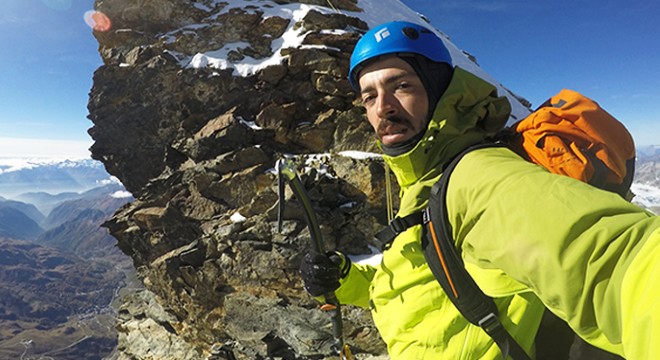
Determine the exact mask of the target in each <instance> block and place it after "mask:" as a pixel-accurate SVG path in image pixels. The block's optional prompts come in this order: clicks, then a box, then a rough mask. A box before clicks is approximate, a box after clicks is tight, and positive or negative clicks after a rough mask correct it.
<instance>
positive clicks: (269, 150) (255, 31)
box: [88, 0, 398, 359]
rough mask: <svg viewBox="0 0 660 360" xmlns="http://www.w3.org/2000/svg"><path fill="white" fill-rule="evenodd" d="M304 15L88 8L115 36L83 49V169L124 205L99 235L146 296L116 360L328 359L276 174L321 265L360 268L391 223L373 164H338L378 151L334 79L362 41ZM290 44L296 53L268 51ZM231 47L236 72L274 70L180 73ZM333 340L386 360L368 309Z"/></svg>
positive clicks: (250, 6) (189, 7) (342, 22)
mask: <svg viewBox="0 0 660 360" xmlns="http://www.w3.org/2000/svg"><path fill="white" fill-rule="evenodd" d="M301 3H305V4H309V5H314V6H312V10H311V11H308V12H307V13H306V15H304V16H302V17H301V18H300V19H295V18H293V17H288V18H287V17H283V16H277V15H272V14H285V13H290V11H281V12H274V11H273V10H274V9H277V8H278V7H283V8H286V9H289V10H290V9H292V8H296V9H307V8H308V7H303V6H302V5H301ZM301 3H298V2H295V1H278V2H277V3H273V2H266V1H252V2H250V1H246V2H245V3H244V5H242V6H238V7H236V6H235V5H229V4H228V3H226V2H216V1H211V0H205V1H204V0H203V1H193V2H189V1H181V0H167V1H159V2H158V3H157V5H155V3H153V2H150V1H133V2H131V5H126V2H125V1H120V0H97V1H96V4H95V5H96V9H97V10H98V11H100V12H103V13H104V14H105V15H107V16H108V17H109V18H110V19H111V20H112V24H113V27H112V29H111V30H109V31H107V32H95V36H96V37H97V39H98V41H99V51H100V53H101V56H102V57H103V60H104V65H103V66H102V67H100V68H99V69H98V70H97V71H96V72H95V74H94V85H93V88H92V90H91V93H90V100H89V105H88V108H89V118H90V120H91V121H92V122H93V123H94V126H93V127H92V129H90V135H91V136H92V137H93V139H94V140H95V143H94V145H93V146H92V149H91V150H92V157H93V158H94V159H98V160H100V161H102V162H103V163H104V165H105V167H106V169H107V170H108V172H109V173H111V174H112V175H114V176H116V177H117V178H119V179H120V180H121V181H122V183H123V184H124V185H125V187H126V188H127V189H128V190H129V191H130V192H131V193H132V194H133V195H134V197H135V199H136V200H135V201H133V202H132V203H131V204H129V205H127V206H125V207H123V208H122V209H120V210H119V211H118V212H117V213H116V214H115V216H114V217H113V219H112V220H110V221H108V222H107V223H106V224H105V226H106V227H107V228H108V229H110V231H111V233H112V235H113V236H114V237H115V238H116V239H117V241H118V246H119V248H120V249H121V250H122V251H123V252H124V253H126V254H128V255H130V256H131V257H132V259H133V262H134V265H135V267H136V269H138V271H139V273H140V276H141V278H142V279H143V282H144V284H145V286H146V288H147V289H148V290H147V291H146V292H144V293H140V294H136V295H135V296H133V297H131V298H129V299H128V300H127V302H126V303H125V304H124V306H123V308H122V310H121V312H120V318H119V324H118V326H117V328H118V330H119V332H120V336H119V346H118V349H117V352H116V353H115V354H114V358H116V359H266V358H283V359H307V358H314V359H318V358H324V357H326V356H330V353H331V352H330V345H331V344H332V336H331V328H330V319H329V317H328V314H326V313H324V312H322V311H320V310H319V309H318V303H317V302H316V301H315V300H314V299H312V298H310V297H309V296H308V295H307V294H306V292H305V291H304V290H303V287H302V283H301V280H300V278H299V275H298V266H299V262H300V258H301V255H302V253H303V251H305V250H306V249H307V248H308V246H309V232H308V230H307V228H306V224H305V221H304V216H303V213H302V211H301V209H300V207H299V206H298V204H297V202H296V201H295V199H294V198H293V196H292V194H291V193H290V192H289V191H287V194H286V204H287V206H286V211H285V213H284V230H283V231H282V233H279V232H278V231H277V201H278V199H277V198H278V195H277V179H276V176H275V174H274V173H273V167H274V164H275V162H276V160H277V159H279V158H281V157H283V156H284V155H285V154H288V155H296V156H297V157H296V159H297V161H298V163H299V164H300V174H301V178H302V180H303V182H304V183H305V185H306V187H307V189H308V192H309V195H310V197H311V199H312V202H313V204H314V206H315V209H316V210H317V215H318V217H319V219H320V223H321V229H322V232H323V234H324V238H325V240H326V241H327V243H328V250H330V249H339V250H341V251H344V252H346V253H348V254H367V253H369V252H370V249H369V244H370V241H371V239H372V238H373V234H374V233H375V232H376V231H377V230H378V229H380V227H381V226H382V225H383V224H384V223H385V222H386V215H385V214H386V209H385V207H386V206H385V173H384V170H383V164H382V161H381V160H380V159H378V158H366V159H357V158H354V157H346V156H341V155H339V154H338V153H339V152H340V151H344V150H359V151H376V150H375V147H374V145H375V144H374V141H373V136H372V134H371V129H370V127H369V125H368V123H367V122H366V121H365V119H364V115H363V111H362V110H361V109H360V108H356V107H355V106H354V100H355V94H354V93H353V92H352V90H351V88H350V86H349V84H348V82H347V80H346V71H347V68H348V59H349V54H350V52H351V50H352V47H353V44H354V43H355V41H356V40H357V38H358V37H359V32H361V31H364V30H366V24H364V23H363V22H362V21H361V20H359V19H358V18H355V17H351V16H348V15H345V13H346V12H344V14H340V13H337V12H335V11H334V10H333V9H330V8H325V7H323V6H326V5H327V2H326V1H303V2H301ZM317 3H318V4H317ZM332 3H333V5H334V6H335V7H336V8H339V9H343V10H348V11H358V10H359V9H358V8H357V6H356V3H355V2H354V1H352V0H343V1H333V2H332ZM231 6H234V7H233V8H229V7H231ZM293 29H296V30H299V31H300V33H301V34H304V38H303V41H302V44H301V45H299V46H296V47H289V48H282V49H280V48H278V44H281V42H282V39H281V37H282V36H283V34H284V33H285V32H287V31H292V30H293ZM236 44H238V45H236ZM319 45H323V46H319ZM225 48H231V49H232V50H231V51H228V52H227V56H226V60H227V61H230V62H233V63H240V62H242V61H243V62H244V61H246V59H248V60H249V59H255V61H257V60H260V59H261V60H263V59H266V58H269V57H272V56H274V55H281V56H283V58H282V59H283V60H282V61H281V62H278V63H275V64H273V65H271V66H268V67H264V68H261V69H259V70H257V71H256V72H254V73H253V74H243V75H245V76H241V74H237V71H236V70H234V69H232V68H226V69H222V68H219V67H217V66H213V64H207V66H200V65H199V63H195V64H197V65H196V66H193V65H192V64H193V63H194V61H196V60H195V59H198V58H196V57H195V56H196V55H198V54H201V53H205V52H212V51H219V50H221V49H225ZM305 154H307V155H309V154H325V155H322V156H314V157H310V156H305ZM393 191H394V193H395V194H396V191H398V189H394V190H393ZM395 197H396V196H395ZM344 327H345V328H344V335H345V336H346V338H347V342H348V343H350V344H351V345H352V346H353V350H354V352H356V353H359V354H360V358H366V357H367V356H379V355H383V354H385V353H386V350H385V346H384V344H383V343H382V341H381V340H380V338H379V337H378V334H377V331H376V330H375V328H374V326H373V324H372V322H371V319H370V316H369V314H368V312H367V311H366V310H362V309H357V308H352V307H348V306H345V307H344Z"/></svg>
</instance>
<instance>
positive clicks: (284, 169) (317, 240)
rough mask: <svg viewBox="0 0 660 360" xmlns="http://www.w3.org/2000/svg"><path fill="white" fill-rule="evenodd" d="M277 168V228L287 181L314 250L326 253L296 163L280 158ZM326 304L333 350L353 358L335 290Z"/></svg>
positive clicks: (323, 307) (343, 359) (344, 357)
mask: <svg viewBox="0 0 660 360" xmlns="http://www.w3.org/2000/svg"><path fill="white" fill-rule="evenodd" d="M275 167H276V169H277V180H278V191H279V201H278V207H277V209H278V212H277V228H278V231H279V232H282V221H283V214H284V206H285V204H284V187H285V183H288V184H289V187H290V188H291V190H292V191H293V195H294V196H295V197H296V199H297V200H298V202H299V203H300V204H301V206H302V208H303V210H304V211H303V212H304V213H305V220H306V221H307V227H308V228H309V234H310V237H311V239H312V241H311V247H312V250H313V251H316V252H318V253H319V254H323V253H325V246H324V243H323V235H322V234H321V228H320V227H319V222H318V220H317V218H316V213H315V212H314V209H312V203H311V202H310V200H309V196H308V195H307V191H306V190H305V187H304V186H303V184H302V182H301V181H300V178H299V177H298V173H297V172H296V168H295V165H294V163H293V160H291V159H286V158H285V159H280V160H278V161H277V163H276V164H275ZM323 298H324V300H325V304H323V305H321V310H324V311H327V312H329V313H330V315H331V318H332V336H333V337H334V339H335V343H334V344H333V346H332V350H333V351H334V352H335V353H338V354H339V358H340V359H341V360H353V355H352V354H351V350H350V348H349V346H348V344H345V343H344V336H343V334H342V333H343V324H342V317H341V304H340V303H339V300H337V296H335V293H334V292H328V293H326V294H323Z"/></svg>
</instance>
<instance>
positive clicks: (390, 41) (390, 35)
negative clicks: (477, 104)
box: [348, 21, 452, 91]
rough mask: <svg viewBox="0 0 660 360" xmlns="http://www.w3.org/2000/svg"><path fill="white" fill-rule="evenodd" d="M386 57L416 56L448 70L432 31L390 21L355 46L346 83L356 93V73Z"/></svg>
mask: <svg viewBox="0 0 660 360" xmlns="http://www.w3.org/2000/svg"><path fill="white" fill-rule="evenodd" d="M387 54H416V55H421V56H423V57H425V58H427V59H428V60H431V61H433V62H437V63H447V64H449V66H450V67H451V66H452V61H451V55H449V50H447V47H446V46H445V44H444V43H443V42H442V39H440V37H438V36H437V35H436V34H435V33H434V32H433V31H431V30H429V29H427V28H425V27H423V26H421V25H418V24H415V23H411V22H408V21H392V22H388V23H384V24H381V25H378V26H376V27H374V28H373V29H371V30H369V31H368V32H366V33H365V34H364V35H363V36H362V37H361V38H360V40H359V41H358V42H357V44H355V49H353V54H351V67H350V69H349V72H348V81H349V82H350V83H351V86H352V87H353V89H355V90H356V91H359V82H358V73H359V72H360V70H361V69H362V68H363V67H364V66H365V65H366V64H367V63H368V62H369V61H370V60H372V59H375V58H378V57H379V56H381V55H387Z"/></svg>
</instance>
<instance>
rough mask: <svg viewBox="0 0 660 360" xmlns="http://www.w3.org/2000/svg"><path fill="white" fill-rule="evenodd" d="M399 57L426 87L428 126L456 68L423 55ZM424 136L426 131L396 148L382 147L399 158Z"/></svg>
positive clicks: (403, 55) (386, 152) (387, 153)
mask: <svg viewBox="0 0 660 360" xmlns="http://www.w3.org/2000/svg"><path fill="white" fill-rule="evenodd" d="M398 56H399V58H401V59H402V60H404V61H405V62H407V63H408V64H409V65H410V66H411V67H412V68H413V70H415V73H416V74H417V76H418V77H419V79H420V80H421V81H422V84H423V85H424V89H425V90H426V94H427V97H428V100H429V109H428V115H427V118H426V125H428V123H429V121H430V120H431V117H432V116H433V112H434V111H435V107H436V105H437V104H438V101H440V98H441V97H442V94H444V93H445V90H447V87H448V86H449V82H450V81H451V77H452V75H453V73H454V68H453V67H452V66H451V65H449V64H447V63H445V62H435V61H433V60H429V59H428V58H426V57H424V56H421V55H416V54H398ZM423 136H424V130H422V131H420V132H419V134H416V135H415V136H413V137H412V138H410V139H408V140H407V141H405V142H403V143H400V144H396V145H394V146H387V145H384V144H381V147H382V149H383V152H384V153H385V154H386V155H389V156H398V155H401V154H404V153H406V152H408V151H410V150H412V149H413V148H414V147H415V145H417V142H419V140H421V139H422V137H423Z"/></svg>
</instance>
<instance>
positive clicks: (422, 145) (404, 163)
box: [379, 67, 511, 190]
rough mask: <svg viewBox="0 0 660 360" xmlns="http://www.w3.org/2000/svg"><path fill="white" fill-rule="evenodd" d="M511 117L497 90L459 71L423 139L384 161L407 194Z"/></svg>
mask: <svg viewBox="0 0 660 360" xmlns="http://www.w3.org/2000/svg"><path fill="white" fill-rule="evenodd" d="M510 113H511V105H510V104H509V101H508V100H507V98H506V97H504V96H502V97H498V96H497V88H495V87H494V86H493V85H491V84H490V83H488V82H486V81H485V80H482V79H481V78H479V77H477V76H475V75H473V74H472V73H469V72H467V71H465V70H463V69H461V68H458V67H456V68H455V70H454V75H453V77H452V80H451V82H450V83H449V87H448V88H447V90H446V91H445V93H444V94H443V95H442V97H441V98H440V100H439V101H438V104H437V105H436V107H435V111H434V112H433V116H432V117H431V120H430V121H429V125H428V127H427V129H426V131H425V132H424V136H423V137H422V139H421V140H420V141H419V142H418V143H417V145H416V146H415V147H414V148H413V149H412V150H410V151H408V152H407V153H404V154H401V155H398V156H395V157H392V156H388V155H384V156H383V158H384V159H385V162H386V163H387V165H388V166H389V167H390V168H391V169H392V171H393V172H394V174H395V176H396V178H397V182H398V183H399V186H400V187H401V189H402V190H405V189H406V188H407V187H409V186H410V185H411V184H414V183H416V182H419V181H423V180H431V179H436V178H437V177H438V176H439V175H440V174H441V173H442V169H443V167H444V165H445V164H446V163H448V162H449V161H450V160H451V159H452V158H453V157H454V156H455V155H456V154H458V153H459V152H460V151H461V150H462V149H464V148H466V147H468V146H470V145H473V144H476V143H478V142H481V141H483V140H485V139H486V138H487V137H490V136H493V135H495V133H497V132H498V131H499V130H501V129H502V128H503V127H504V126H505V125H506V122H507V120H508V118H509V114H510ZM379 146H380V143H379Z"/></svg>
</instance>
